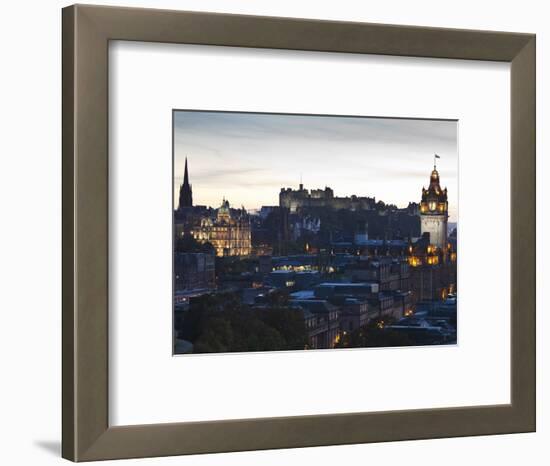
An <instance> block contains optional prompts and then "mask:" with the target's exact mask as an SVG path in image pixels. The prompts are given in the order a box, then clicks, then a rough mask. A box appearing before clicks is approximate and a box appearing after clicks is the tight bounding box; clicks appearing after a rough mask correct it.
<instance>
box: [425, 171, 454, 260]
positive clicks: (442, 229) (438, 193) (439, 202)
mask: <svg viewBox="0 0 550 466" xmlns="http://www.w3.org/2000/svg"><path fill="white" fill-rule="evenodd" d="M448 209H449V204H448V202H447V188H445V189H441V186H440V184H439V173H438V171H437V168H436V165H435V164H434V169H433V171H432V174H431V175H430V184H429V186H428V189H425V188H422V200H421V202H420V232H421V234H422V235H424V234H425V233H429V235H430V244H432V245H433V246H435V247H437V248H442V249H443V248H445V247H446V245H447V220H448V218H449V212H448Z"/></svg>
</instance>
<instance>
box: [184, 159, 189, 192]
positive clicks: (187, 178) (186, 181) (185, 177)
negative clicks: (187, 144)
mask: <svg viewBox="0 0 550 466" xmlns="http://www.w3.org/2000/svg"><path fill="white" fill-rule="evenodd" d="M183 184H184V186H185V185H187V186H189V173H188V171H187V157H185V172H184V174H183Z"/></svg>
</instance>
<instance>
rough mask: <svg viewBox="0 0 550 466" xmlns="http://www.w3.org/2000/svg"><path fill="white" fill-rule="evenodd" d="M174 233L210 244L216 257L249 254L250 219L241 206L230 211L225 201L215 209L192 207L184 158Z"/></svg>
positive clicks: (250, 247) (191, 195) (178, 236)
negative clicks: (183, 170)
mask: <svg viewBox="0 0 550 466" xmlns="http://www.w3.org/2000/svg"><path fill="white" fill-rule="evenodd" d="M174 234H175V236H176V238H182V237H185V236H186V235H190V236H192V237H193V238H194V239H195V240H196V241H198V242H199V243H201V244H205V243H210V244H211V245H212V246H213V247H214V250H215V253H216V255H217V256H248V255H250V254H251V251H252V240H251V224H250V216H249V215H248V213H247V212H246V210H245V209H244V207H242V208H240V209H233V208H231V206H230V205H229V201H228V200H226V199H224V200H223V201H222V204H221V206H220V207H219V208H218V209H212V208H209V207H205V206H194V205H193V192H192V187H191V184H190V183H189V172H188V169H187V158H186V159H185V173H184V177H183V183H182V185H181V186H180V192H179V204H178V208H177V210H176V211H175V212H174Z"/></svg>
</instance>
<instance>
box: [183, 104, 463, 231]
mask: <svg viewBox="0 0 550 466" xmlns="http://www.w3.org/2000/svg"><path fill="white" fill-rule="evenodd" d="M457 136H458V135H457V122H456V121H438V120H405V119H387V118H364V117H337V116H302V115H274V114H257V113H221V112H198V111H177V112H175V113H174V153H175V162H174V171H175V182H174V202H175V206H176V207H177V202H178V197H177V196H178V192H179V187H180V184H181V183H182V181H183V172H184V161H185V157H187V158H188V164H189V177H190V179H189V181H190V183H191V184H192V186H193V203H194V204H195V205H208V206H212V207H218V206H219V205H220V204H221V202H222V199H223V198H224V197H225V198H226V199H227V200H229V202H230V204H231V205H232V206H233V207H240V206H241V205H244V207H245V208H246V209H259V208H260V207H261V206H262V205H278V203H279V191H280V189H281V187H291V188H294V189H297V188H298V184H299V183H300V177H302V180H303V184H304V187H305V188H306V189H316V188H324V187H325V186H329V187H331V188H332V189H333V190H334V195H335V196H350V195H352V194H356V195H357V196H371V197H376V200H377V201H378V200H382V201H384V202H386V203H392V204H396V205H397V206H398V207H406V206H407V204H408V203H409V201H414V202H419V201H420V196H421V193H422V186H424V187H427V185H428V183H429V177H430V173H431V170H432V169H433V155H434V153H437V154H438V155H440V157H441V158H440V159H438V160H437V168H438V171H439V175H440V180H441V187H442V188H444V187H447V189H448V195H449V214H450V218H449V221H450V222H456V221H457V202H458V178H457V171H458V145H457Z"/></svg>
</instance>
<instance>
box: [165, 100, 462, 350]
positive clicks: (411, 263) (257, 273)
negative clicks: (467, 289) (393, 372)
mask: <svg viewBox="0 0 550 466" xmlns="http://www.w3.org/2000/svg"><path fill="white" fill-rule="evenodd" d="M457 131H458V122H457V121H456V120H428V119H404V118H375V117H359V116H332V115H330V116H329V115H299V114H271V113H245V112H215V111H196V110H174V111H173V167H174V168H173V196H174V204H173V205H174V207H173V325H174V328H173V352H174V354H200V353H234V352H259V351H261V352H264V351H304V350H308V351H309V350H321V349H322V350H338V349H343V348H348V349H349V348H376V347H410V346H426V345H453V344H456V343H457V299H458V289H457V226H458V217H457V214H458V144H457Z"/></svg>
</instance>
